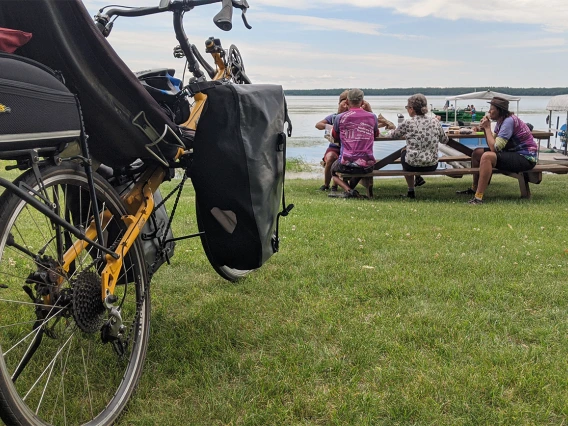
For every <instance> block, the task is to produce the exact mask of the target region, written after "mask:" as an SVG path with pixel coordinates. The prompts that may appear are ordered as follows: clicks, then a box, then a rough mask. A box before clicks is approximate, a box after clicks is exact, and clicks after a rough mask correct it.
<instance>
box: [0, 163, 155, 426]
mask: <svg viewBox="0 0 568 426" xmlns="http://www.w3.org/2000/svg"><path fill="white" fill-rule="evenodd" d="M42 178H43V184H44V187H45V188H46V191H45V193H44V195H46V196H47V197H49V201H50V202H52V203H55V205H56V206H57V209H58V210H57V211H58V212H60V215H61V216H62V217H67V218H68V219H69V220H71V221H72V222H73V223H74V224H75V226H78V225H83V226H87V221H89V220H92V219H90V218H92V217H93V216H94V211H93V210H92V208H91V205H90V198H89V192H88V185H87V177H86V175H85V173H84V172H83V169H82V168H81V167H79V166H74V165H69V166H67V165H65V166H47V167H45V168H42ZM94 179H95V191H96V194H97V199H98V203H99V211H101V212H102V210H103V209H108V210H109V211H110V212H111V213H112V214H113V217H112V218H111V219H110V221H109V222H108V224H105V226H104V233H105V235H106V236H107V237H108V238H105V245H106V246H107V247H109V246H110V245H111V244H112V243H113V242H114V241H116V240H117V239H118V236H119V232H120V231H123V230H124V229H126V226H125V225H124V223H123V221H122V220H121V216H122V215H124V214H126V210H125V208H124V206H123V203H122V201H121V199H120V197H119V196H118V194H117V193H116V192H115V191H114V189H113V188H112V187H111V186H110V185H109V184H108V183H107V182H106V181H105V180H104V179H103V178H102V177H100V176H98V175H97V174H96V173H95V174H94ZM15 183H16V184H17V185H20V184H27V185H28V186H29V187H30V188H32V189H33V190H34V191H35V192H34V194H36V195H35V196H36V197H37V198H38V199H39V198H40V197H39V196H38V195H37V194H38V193H40V192H42V191H41V189H40V187H39V185H38V184H37V183H36V179H35V177H34V174H33V173H32V172H31V171H28V172H26V173H24V174H23V175H22V176H21V177H19V178H18V179H17V180H16V181H15ZM85 200H87V201H85ZM10 235H12V236H13V237H14V239H15V241H16V243H17V244H20V246H21V247H23V248H24V249H27V250H28V254H25V253H24V252H22V251H21V250H19V249H17V248H15V246H14V244H13V243H12V241H11V238H10V239H9V238H8V237H9V236H10ZM58 235H60V236H61V238H60V239H59V242H60V244H57V241H58V238H57V236H58ZM40 239H41V240H44V241H45V242H42V241H40ZM107 239H108V240H109V241H106V240H107ZM111 239H112V240H113V241H110V240H111ZM61 241H63V242H64V245H61ZM75 241H76V238H75V237H73V236H72V235H70V234H69V233H68V232H67V231H61V228H58V227H56V226H52V224H51V223H50V221H49V219H48V218H47V217H46V216H43V215H42V214H41V213H39V212H38V211H37V210H35V209H33V208H31V207H30V206H29V205H27V203H26V202H25V201H24V200H22V199H20V198H19V197H17V196H15V195H13V194H11V193H9V192H8V191H4V193H3V194H2V195H1V196H0V285H2V286H1V287H0V307H1V308H0V311H1V312H2V315H0V417H1V419H2V420H3V421H4V422H5V423H6V424H8V425H34V426H38V425H47V424H68V425H71V424H73V425H80V424H81V425H85V424H88V425H95V424H96V425H110V424H112V423H114V421H115V420H116V419H117V418H118V417H119V415H120V413H121V412H122V410H123V409H124V407H125V406H126V404H127V402H128V400H129V398H130V396H131V395H132V394H133V392H134V390H135V388H136V385H137V384H138V381H139V378H140V375H141V373H142V368H143V364H144V359H145V357H146V351H147V345H148V338H149V327H150V298H149V287H148V286H149V283H148V280H147V275H146V270H145V268H144V258H143V252H142V247H141V245H140V242H139V240H137V241H136V242H135V243H134V245H133V246H132V247H131V249H130V251H129V252H128V253H126V254H125V255H124V258H125V264H124V266H123V270H122V271H121V278H120V280H119V284H118V285H117V286H116V290H115V294H116V295H117V296H118V297H119V299H118V302H117V304H118V308H119V309H120V313H121V315H122V319H123V324H124V325H125V326H126V329H125V330H123V334H124V336H125V339H126V341H127V342H128V344H127V345H123V346H121V347H122V348H123V349H124V351H125V354H124V355H122V356H120V355H119V354H118V352H120V350H115V349H114V346H113V344H112V343H110V344H109V343H107V344H103V343H102V340H101V332H100V331H99V330H100V328H99V329H97V328H96V327H98V325H99V324H102V323H104V321H105V320H106V309H104V307H103V306H102V302H100V294H101V290H100V274H99V273H100V270H102V268H103V266H104V264H100V263H99V264H97V263H95V261H94V260H95V259H96V258H99V257H100V254H99V253H98V252H97V250H96V249H93V248H92V247H90V248H89V247H87V248H86V249H85V250H84V251H83V252H82V253H81V254H80V255H79V257H78V258H77V260H76V261H75V262H73V264H72V267H71V268H70V269H69V271H68V272H65V271H64V270H63V269H62V268H61V267H59V266H58V265H59V264H60V263H59V264H58V263H53V262H52V260H54V259H56V258H59V259H60V258H61V257H60V256H61V253H62V252H64V251H65V247H70V244H72V243H73V242H75ZM34 246H35V248H34ZM40 247H41V248H44V250H43V252H44V254H45V256H46V257H45V258H38V257H35V258H32V257H31V255H32V254H37V253H39V252H41V250H38V248H40ZM44 263H45V264H46V265H47V267H46V268H45V269H44V272H46V274H47V276H50V275H51V276H52V278H51V279H52V280H54V281H51V282H54V283H61V284H60V285H61V288H59V289H57V284H50V285H45V282H42V281H41V280H40V278H38V277H39V275H34V274H36V273H37V271H38V270H40V269H41V268H40V267H39V266H38V265H40V264H44ZM94 265H97V267H95V266H94ZM126 268H128V269H126ZM30 277H32V278H31V280H30ZM26 280H28V282H31V283H32V284H33V285H30V284H28V290H27V292H26V291H25V290H24V289H23V287H22V286H23V285H24V283H25V281H26ZM97 286H98V288H97ZM32 288H33V289H32ZM46 289H47V290H46ZM89 289H91V292H89V291H88V290H89ZM43 291H50V292H52V293H50V298H51V300H50V301H49V302H46V301H45V299H44V300H43V302H42V303H43V304H40V303H38V302H40V301H41V299H40V300H38V299H37V297H38V292H43ZM97 291H98V292H99V293H98V300H97V297H96V292H97ZM29 293H32V296H30V294H29ZM79 295H80V296H79ZM89 295H90V297H91V298H90V299H89ZM69 299H70V300H71V301H69ZM48 303H50V304H49V305H48ZM97 303H100V306H99V305H98V304H97ZM55 305H58V306H57V307H56V306H55ZM89 306H91V307H89ZM92 306H95V308H92ZM89 309H91V310H89ZM101 309H102V313H101ZM38 312H39V313H38ZM46 312H47V314H46ZM89 321H92V323H90V325H91V328H89V327H87V325H86V324H87V323H88V322H89ZM93 324H94V326H93ZM85 329H87V330H85ZM94 330H96V331H94ZM38 336H39V337H38ZM37 340H39V345H38V347H37V349H36V350H35V351H34V352H33V354H32V356H31V358H30V360H29V362H24V363H25V366H24V368H23V369H21V371H20V369H19V367H18V365H19V363H20V362H21V361H22V360H24V359H25V356H24V354H25V353H26V351H28V350H30V348H33V342H34V341H37ZM14 376H17V377H16V379H15V380H13V377H14Z"/></svg>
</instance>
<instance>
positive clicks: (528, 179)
mask: <svg viewBox="0 0 568 426" xmlns="http://www.w3.org/2000/svg"><path fill="white" fill-rule="evenodd" d="M532 134H533V137H534V138H535V139H538V140H539V145H540V140H547V139H550V137H551V136H552V135H553V133H550V132H545V131H533V132H532ZM462 139H484V135H480V134H477V133H472V134H448V143H447V144H446V145H447V146H449V147H451V148H453V149H455V150H456V151H458V152H460V153H461V154H463V155H461V156H441V157H440V158H439V159H438V161H439V163H448V162H452V161H471V155H472V153H473V150H474V149H475V148H477V147H474V148H471V147H469V146H467V145H464V144H462V143H460V140H462ZM392 140H404V139H392V138H387V137H380V138H377V139H375V142H378V143H380V142H381V141H392ZM403 149H404V147H401V148H398V149H397V150H396V151H394V152H392V153H391V154H389V155H387V156H385V157H383V158H381V159H379V160H378V161H377V162H376V163H375V166H374V170H373V172H371V173H367V174H346V173H338V174H339V175H340V176H342V177H344V178H356V179H351V183H350V186H351V187H352V188H354V187H355V186H356V185H357V184H358V183H359V181H360V179H363V178H364V179H365V181H364V182H365V183H364V186H365V187H366V188H367V196H368V197H372V196H373V181H372V178H374V177H381V176H416V175H421V176H427V175H444V176H450V177H458V178H461V177H463V176H464V175H471V174H475V173H479V168H476V167H465V168H438V169H436V170H435V171H432V172H408V171H405V170H384V168H385V167H386V166H388V165H391V164H400V154H401V152H402V150H403ZM543 172H550V173H558V174H567V173H568V163H567V162H562V163H561V162H559V163H552V164H550V163H548V164H537V165H536V166H535V167H534V168H533V169H532V170H530V171H528V172H521V173H512V172H506V171H502V170H498V169H493V173H495V174H504V175H506V176H510V177H512V178H515V179H517V180H518V181H519V189H520V191H521V197H522V198H530V195H531V193H530V188H529V183H535V184H539V183H540V182H541V181H542V173H543Z"/></svg>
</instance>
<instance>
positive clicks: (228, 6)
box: [213, 0, 233, 31]
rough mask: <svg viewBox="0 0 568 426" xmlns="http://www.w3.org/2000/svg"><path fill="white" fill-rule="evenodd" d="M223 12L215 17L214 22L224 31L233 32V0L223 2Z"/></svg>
mask: <svg viewBox="0 0 568 426" xmlns="http://www.w3.org/2000/svg"><path fill="white" fill-rule="evenodd" d="M222 2H223V6H222V7H221V11H220V12H219V13H218V14H217V15H215V17H214V18H213V22H215V25H217V26H218V27H219V28H220V29H221V30H223V31H231V28H233V23H232V19H233V2H232V0H222Z"/></svg>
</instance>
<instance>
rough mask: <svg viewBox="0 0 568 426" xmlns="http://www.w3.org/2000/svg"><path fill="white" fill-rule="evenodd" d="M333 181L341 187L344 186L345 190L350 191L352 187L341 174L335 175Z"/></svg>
mask: <svg viewBox="0 0 568 426" xmlns="http://www.w3.org/2000/svg"><path fill="white" fill-rule="evenodd" d="M333 183H335V184H336V185H339V186H340V187H341V188H343V190H344V191H349V190H350V189H351V188H350V187H349V185H348V184H347V183H346V182H344V181H343V179H341V178H340V177H339V176H333Z"/></svg>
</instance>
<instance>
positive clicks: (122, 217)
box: [0, 0, 290, 425]
mask: <svg viewBox="0 0 568 426" xmlns="http://www.w3.org/2000/svg"><path fill="white" fill-rule="evenodd" d="M72 1H75V0H72ZM77 1H78V0H77ZM220 1H221V2H222V4H223V7H222V11H221V12H220V13H219V14H218V15H217V16H216V17H215V22H216V23H217V24H218V26H219V27H220V28H222V29H225V30H227V29H230V27H231V13H232V8H233V7H236V8H238V9H240V10H241V11H242V13H243V20H244V22H245V25H247V26H248V23H247V22H246V18H245V12H246V10H247V9H248V4H247V2H246V0H160V3H159V5H158V6H157V7H147V8H132V9H121V8H113V9H110V10H108V11H107V12H106V13H104V14H103V13H102V12H101V13H100V14H99V15H97V17H96V27H97V28H98V30H100V31H101V32H102V33H103V34H105V32H106V35H108V33H109V32H110V29H111V28H112V24H113V22H114V20H113V19H112V18H113V17H115V19H116V17H117V16H143V15H151V14H155V13H162V12H173V15H174V30H175V33H176V37H177V39H178V42H179V43H180V50H181V52H183V55H184V56H185V57H186V59H187V61H188V68H189V70H190V72H191V73H192V74H193V79H192V81H191V83H192V84H190V85H188V86H187V87H186V88H184V89H183V90H182V91H181V92H182V93H181V95H180V97H183V96H193V97H194V100H195V104H194V105H193V108H192V110H191V115H190V117H189V118H188V119H187V121H186V122H185V123H184V124H185V127H186V128H188V129H189V130H195V129H196V123H197V121H198V119H199V117H200V115H201V113H202V110H203V105H204V104H205V100H206V98H207V95H205V94H204V93H202V92H201V91H200V90H199V89H200V87H205V86H207V82H206V80H205V76H204V74H203V72H202V71H201V70H200V68H199V63H201V64H202V65H203V64H206V62H205V61H204V59H203V58H202V57H201V56H200V55H199V54H197V55H196V53H195V52H196V49H195V47H194V46H192V45H191V44H190V43H189V42H188V40H187V37H186V36H185V32H184V29H183V15H184V13H185V12H187V11H189V10H191V9H193V8H194V7H197V6H200V5H204V4H210V3H215V2H220ZM8 3H10V2H8ZM13 3H14V4H15V3H19V6H21V7H23V8H24V10H25V7H31V6H30V3H32V2H13ZM24 3H27V4H24ZM44 3H45V8H44V9H43V12H45V13H46V14H47V15H49V16H50V17H52V18H53V22H54V23H53V25H54V26H57V25H58V24H57V19H63V18H64V17H65V16H64V15H63V13H64V12H61V9H62V6H61V4H62V3H61V2H58V9H57V10H56V9H53V8H51V6H50V5H49V0H45V2H44ZM79 3H80V1H79ZM36 6H37V5H36ZM81 6H82V5H81ZM69 7H70V8H71V7H75V6H69ZM79 8H80V7H79ZM69 10H71V9H69ZM73 10H75V9H73ZM28 12H29V11H28ZM58 13H61V14H62V15H58ZM80 15H81V16H83V15H84V11H83V10H82V9H81V10H80ZM22 16H24V19H32V18H31V17H30V16H31V15H30V14H29V13H23V14H22ZM77 16H79V15H77ZM61 17H63V18H61ZM41 18H42V20H43V16H42V17H41ZM38 19H40V18H38ZM95 39H96V37H94V38H93V40H94V41H93V43H94V45H95V46H98V44H97V43H99V41H97V40H95ZM77 42H83V41H82V39H79V41H77ZM207 48H208V52H209V53H211V54H212V55H213V58H214V60H215V63H216V67H217V69H213V68H212V67H210V66H208V65H203V66H204V68H205V69H206V71H207V72H208V74H209V76H210V77H211V78H212V79H225V80H226V79H229V78H232V79H233V80H235V81H236V82H237V83H250V80H249V79H248V77H247V76H246V73H245V72H244V67H243V65H242V58H241V57H240V54H239V53H238V49H236V48H233V49H230V50H229V52H228V54H227V53H225V51H224V50H223V49H222V47H221V45H220V43H219V42H218V40H216V39H209V41H208V46H207ZM69 50H70V51H71V50H72V49H69ZM178 54H179V52H178ZM97 60H98V61H99V60H100V61H101V62H102V61H104V58H103V57H100V58H98V59H97ZM103 68H105V66H104V64H101V69H103ZM94 72H95V71H93V73H94ZM71 84H75V85H76V84H77V83H76V81H73V82H71ZM136 90H138V89H136ZM109 91H110V89H109ZM92 93H93V96H95V95H96V93H95V92H92ZM103 95H104V96H107V95H108V94H106V93H104V94H103ZM107 97H108V96H107ZM142 98H143V96H142ZM122 99H126V98H122ZM105 100H106V99H105ZM112 100H113V101H114V102H115V104H116V105H117V106H116V108H117V109H118V108H119V106H120V105H119V98H118V95H116V97H115V98H113V99H112ZM125 102H126V101H123V103H125ZM85 103H86V104H88V102H85ZM147 112H148V111H147ZM100 113H101V114H104V113H105V111H100ZM151 113H152V111H149V112H148V114H139V115H138V116H136V117H135V118H134V119H133V121H132V124H134V125H135V126H138V127H139V128H140V130H141V131H142V132H143V133H144V135H146V136H147V137H148V138H150V140H151V141H152V142H151V143H145V145H144V150H145V151H146V155H145V160H144V162H143V164H142V166H140V167H138V168H131V167H123V168H122V169H120V170H122V171H121V172H120V174H119V175H118V176H117V175H116V172H115V175H114V176H113V178H114V179H118V180H120V178H125V179H126V180H128V179H131V177H132V176H134V175H135V176H137V179H136V180H135V182H133V183H132V187H131V188H130V189H129V190H127V192H126V193H125V194H124V195H122V196H120V195H118V193H117V192H116V191H115V190H114V189H113V187H112V186H111V185H110V184H109V181H108V180H107V179H106V178H104V177H102V176H101V175H100V174H98V173H96V172H94V171H93V160H92V158H91V155H90V152H89V150H90V149H91V148H93V147H94V146H91V145H89V144H88V143H87V138H86V136H85V135H84V132H82V135H81V137H80V138H79V141H78V142H76V141H74V142H72V143H71V142H70V140H65V148H64V149H62V146H60V145H56V146H53V145H54V144H44V145H41V146H40V145H37V146H36V145H34V144H33V142H29V143H27V145H26V146H25V149H22V150H21V152H20V151H18V152H16V151H13V150H12V151H9V152H8V151H6V152H4V151H1V150H0V159H8V160H14V159H16V160H17V164H16V165H15V166H11V168H12V169H19V170H22V171H23V172H24V173H23V174H22V175H21V176H20V177H18V178H17V179H16V180H15V181H14V182H9V181H8V180H6V179H4V178H0V186H2V187H4V188H5V191H4V193H3V194H2V195H1V196H0V277H2V278H1V279H0V306H3V309H2V314H1V315H0V355H1V356H0V417H1V418H2V420H4V421H5V422H6V423H7V424H30V425H45V424H93V425H95V424H96V425H108V424H112V423H113V422H114V421H115V420H116V419H117V418H118V417H119V415H120V414H121V412H122V411H123V409H124V408H125V406H126V404H127V402H128V400H129V398H130V397H131V396H132V394H133V392H134V390H135V388H136V385H137V383H138V381H139V378H140V375H141V373H142V369H143V364H144V360H145V356H146V351H147V345H148V339H149V326H150V291H149V287H150V278H151V274H152V273H153V270H149V268H148V267H147V265H146V264H145V261H144V249H143V247H142V244H141V241H140V238H139V236H140V233H141V230H142V228H143V226H144V225H145V224H146V223H148V222H151V221H152V220H153V219H152V218H153V213H154V211H155V209H156V208H157V207H160V205H161V204H162V203H161V202H158V203H156V202H155V201H154V194H155V192H156V191H157V190H158V188H159V187H160V185H161V184H162V183H163V182H164V181H165V180H167V179H168V178H169V176H170V172H171V170H172V169H174V168H182V169H184V170H185V169H187V167H188V163H189V162H191V155H192V149H191V143H192V140H191V135H189V136H188V135H185V136H188V138H187V139H183V138H184V135H183V134H182V133H176V132H175V131H174V130H172V128H171V126H170V127H169V126H168V125H166V126H165V130H164V131H163V133H160V132H157V130H155V128H154V127H155V126H153V125H152V123H151V119H152V117H146V115H148V116H150V115H152V114H151ZM158 116H160V117H161V115H160V114H158ZM108 126H109V127H112V123H110V122H109V124H108ZM113 130H114V131H117V132H118V131H120V130H121V129H119V128H117V127H116V126H115V127H114V128H113ZM289 131H290V129H289ZM101 132H103V133H102V134H103V135H104V129H102V130H101ZM165 139H169V140H170V141H173V142H169V143H168V142H166V143H164V141H165ZM18 146H19V145H18ZM160 146H161V147H162V148H161V149H160V148H159V147H160ZM116 148H117V150H116V156H115V157H114V158H109V161H110V160H114V161H115V162H116V164H118V165H120V164H122V165H127V164H130V162H129V161H128V162H126V160H130V159H131V157H133V156H135V155H137V154H139V153H140V152H145V151H144V150H137V151H135V150H133V149H130V150H129V147H126V146H118V147H116ZM125 162H126V163H125ZM101 169H103V167H101ZM115 170H116V169H115ZM186 178H187V176H184V178H183V179H182V182H181V183H180V184H179V185H178V186H177V187H176V189H174V191H172V192H171V193H170V194H169V195H168V196H167V197H165V199H167V198H169V197H170V196H172V195H173V194H175V193H177V197H178V198H179V194H180V191H181V189H182V187H183V183H184V182H185V179H186ZM176 205H177V200H176ZM174 213H175V205H174V209H173V211H172V217H173V214H174ZM171 220H172V218H171V217H170V219H169V223H168V225H167V229H169V227H170V226H171ZM202 221H203V218H202V217H200V214H199V210H198V216H197V222H198V228H199V231H200V232H198V233H197V234H193V235H188V236H186V237H181V238H175V239H169V240H168V239H167V232H166V233H163V235H160V236H159V240H160V248H161V249H163V247H164V246H165V244H166V243H168V242H172V241H177V240H179V239H183V238H191V237H201V238H202V240H203V241H202V242H203V246H204V249H205V252H206V254H207V257H208V259H209V261H210V262H211V264H212V266H213V267H214V268H215V270H216V271H217V272H218V273H219V274H220V275H221V276H223V277H224V278H226V279H229V280H236V279H239V278H241V277H243V276H245V275H246V274H247V273H248V272H249V270H240V269H234V268H231V267H228V266H226V265H221V264H216V263H215V259H214V258H213V257H212V256H211V253H210V252H209V251H208V245H207V237H206V235H204V233H203V232H202V229H201V228H202V226H201V222H202ZM158 255H159V256H163V255H164V254H163V253H158ZM165 257H166V259H165V260H168V259H167V255H166V256H165Z"/></svg>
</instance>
